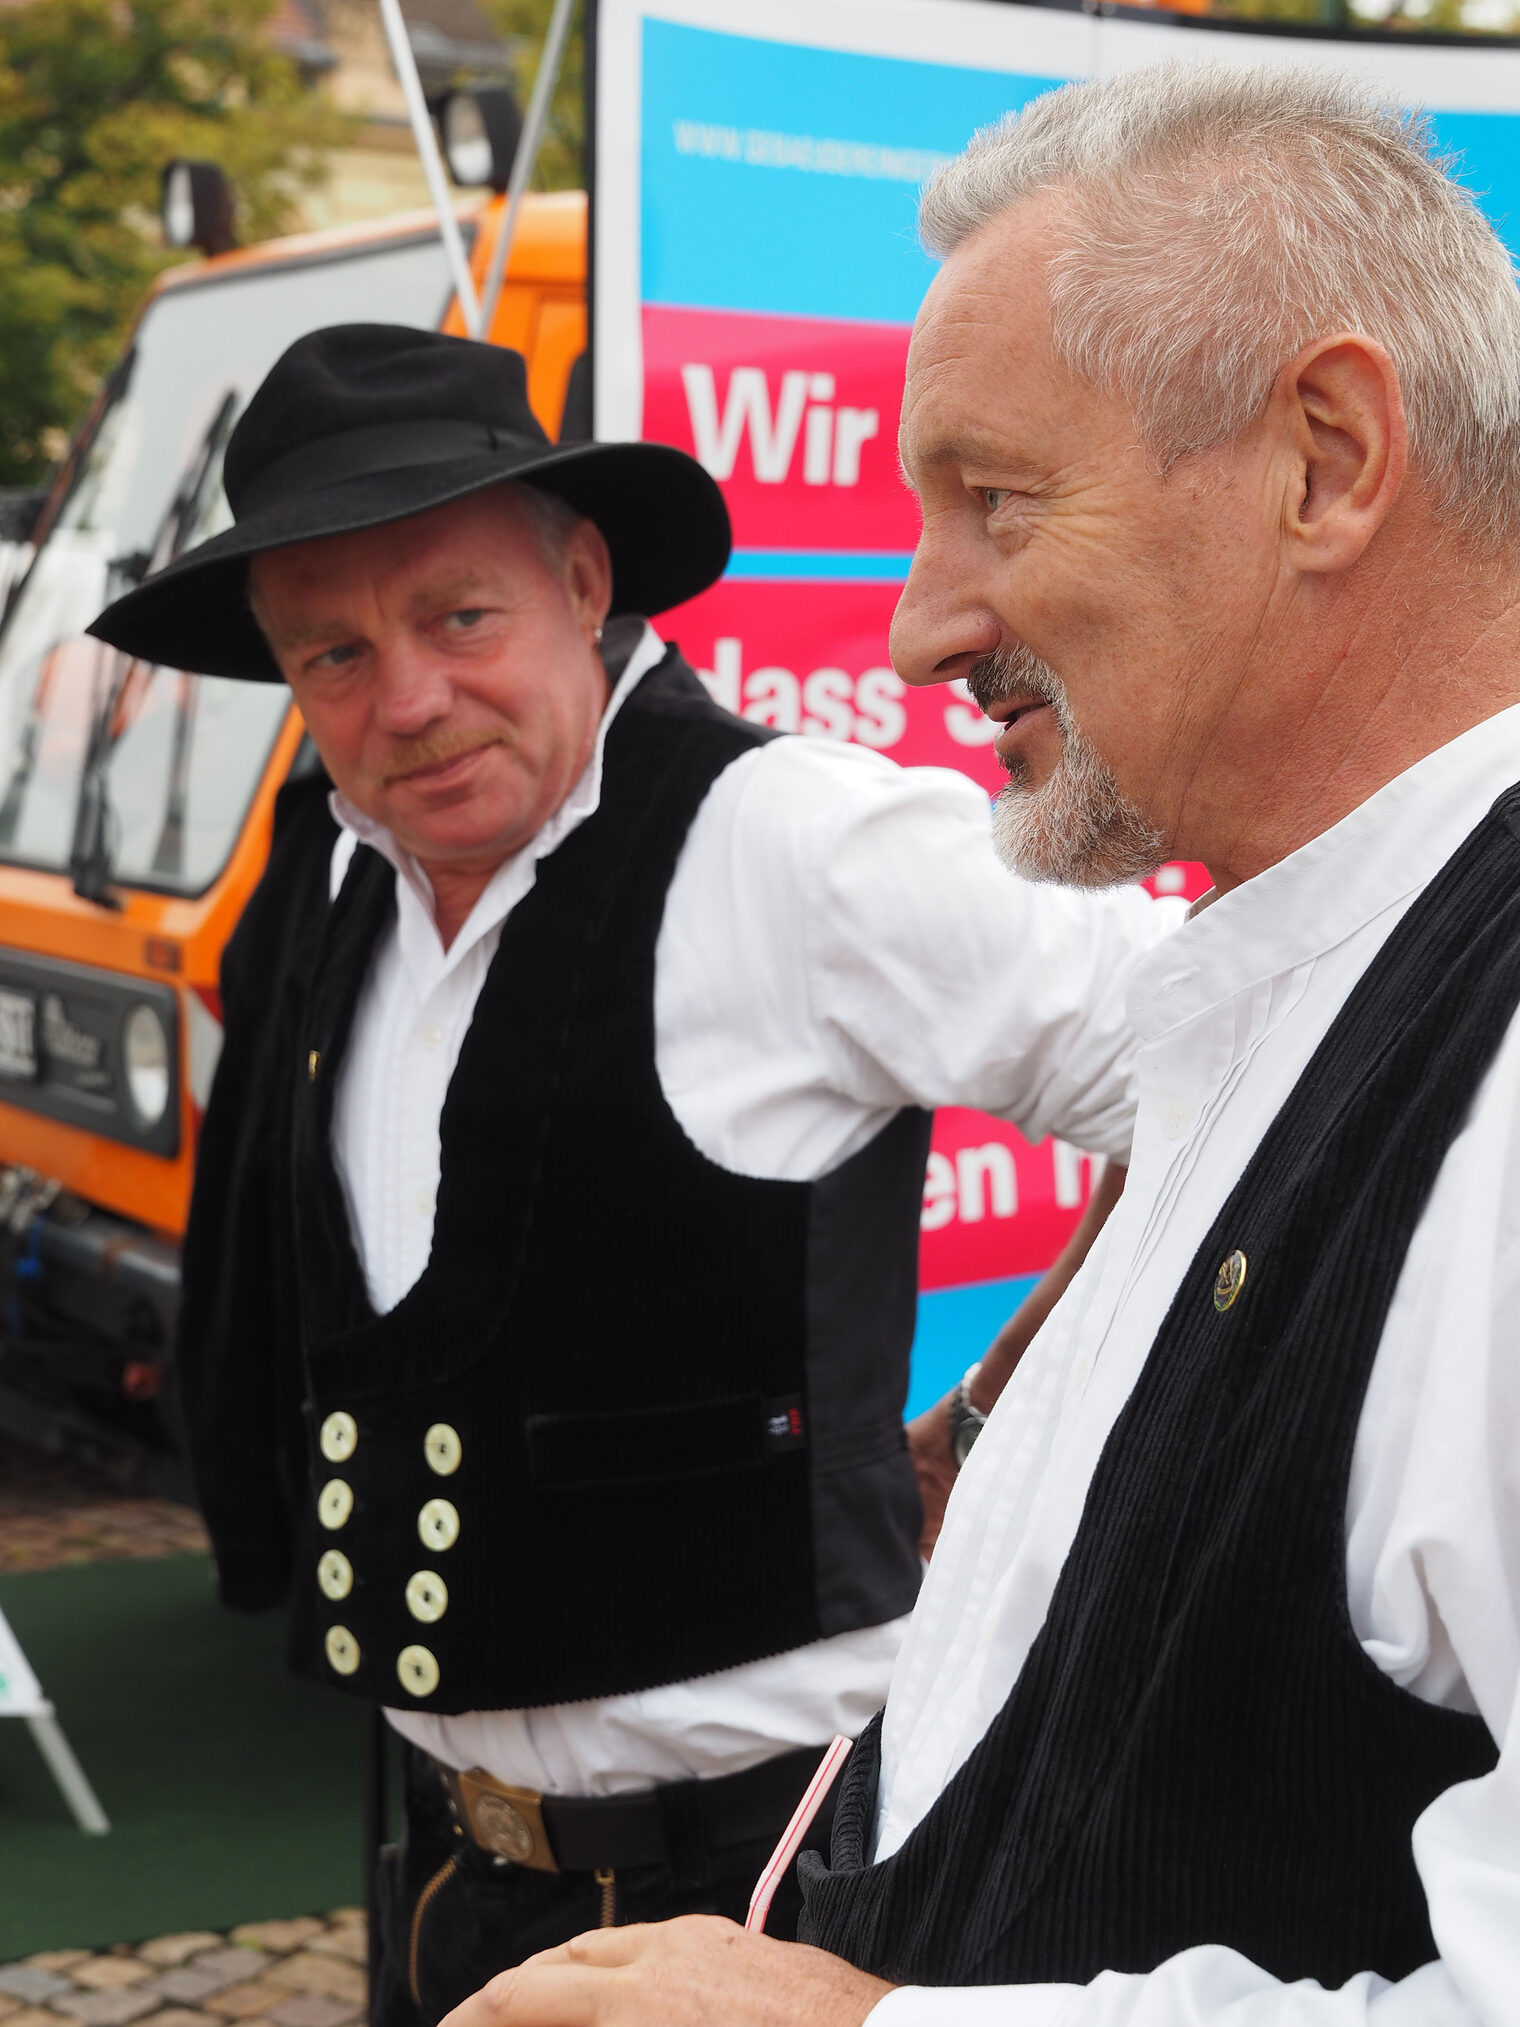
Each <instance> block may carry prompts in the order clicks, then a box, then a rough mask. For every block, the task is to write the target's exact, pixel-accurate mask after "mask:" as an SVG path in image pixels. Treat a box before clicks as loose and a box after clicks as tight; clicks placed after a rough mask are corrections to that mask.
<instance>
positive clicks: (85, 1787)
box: [26, 1704, 111, 1837]
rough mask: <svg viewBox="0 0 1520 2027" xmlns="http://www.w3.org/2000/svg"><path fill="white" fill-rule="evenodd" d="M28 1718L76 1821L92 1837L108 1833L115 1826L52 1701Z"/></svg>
mask: <svg viewBox="0 0 1520 2027" xmlns="http://www.w3.org/2000/svg"><path fill="white" fill-rule="evenodd" d="M26 1722H27V1727H28V1729H29V1730H30V1732H31V1734H32V1737H33V1738H34V1739H35V1740H36V1741H37V1749H38V1751H39V1752H40V1753H41V1754H42V1757H43V1758H44V1759H45V1760H46V1761H47V1763H48V1766H49V1767H50V1768H51V1769H52V1774H53V1779H54V1780H55V1781H56V1782H57V1783H58V1785H59V1787H60V1788H61V1789H62V1791H63V1799H64V1800H65V1801H66V1802H67V1803H68V1805H69V1807H70V1808H71V1809H72V1810H73V1812H74V1821H75V1822H76V1823H77V1824H78V1825H79V1827H80V1829H81V1830H87V1831H88V1832H89V1834H90V1835H91V1836H92V1837H104V1836H105V1834H106V1832H107V1831H108V1830H109V1829H110V1827H111V1825H110V1823H109V1822H108V1821H107V1820H106V1812H105V1810H104V1809H102V1808H101V1806H100V1802H99V1800H98V1799H97V1797H96V1794H95V1790H94V1789H93V1788H92V1787H91V1786H90V1782H89V1777H88V1776H87V1775H86V1773H85V1770H84V1768H83V1767H82V1766H81V1765H80V1764H79V1762H78V1760H76V1759H75V1757H74V1749H73V1747H72V1746H71V1745H70V1744H69V1742H68V1740H67V1739H66V1738H65V1737H64V1735H63V1728H62V1726H61V1725H60V1724H59V1722H58V1720H57V1718H56V1717H55V1716H54V1715H53V1709H52V1705H51V1704H49V1705H48V1706H47V1707H46V1708H45V1709H43V1710H40V1711H38V1712H37V1713H36V1714H35V1715H34V1716H32V1717H29V1718H28V1719H27V1721H26Z"/></svg>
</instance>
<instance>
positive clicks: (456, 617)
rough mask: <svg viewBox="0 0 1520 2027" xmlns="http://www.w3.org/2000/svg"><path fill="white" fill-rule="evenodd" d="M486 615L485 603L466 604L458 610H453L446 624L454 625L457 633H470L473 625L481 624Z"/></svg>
mask: <svg viewBox="0 0 1520 2027" xmlns="http://www.w3.org/2000/svg"><path fill="white" fill-rule="evenodd" d="M485 616H486V613H485V607H484V606H483V605H466V606H463V607H461V609H460V610H459V611H458V612H451V613H450V614H449V616H448V618H447V619H446V620H445V621H444V625H445V626H450V627H452V628H453V629H454V631H455V632H456V633H468V632H469V630H470V628H471V627H472V626H479V624H480V622H481V621H482V620H483V619H484V618H485Z"/></svg>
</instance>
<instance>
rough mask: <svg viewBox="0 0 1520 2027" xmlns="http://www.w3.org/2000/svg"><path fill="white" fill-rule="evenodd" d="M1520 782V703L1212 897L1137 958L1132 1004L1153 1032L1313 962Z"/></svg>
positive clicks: (1405, 889)
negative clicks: (1249, 877) (1254, 873)
mask: <svg viewBox="0 0 1520 2027" xmlns="http://www.w3.org/2000/svg"><path fill="white" fill-rule="evenodd" d="M1516 781H1520V704H1512V705H1510V706H1508V707H1507V708H1506V709H1505V710H1502V711H1499V712H1497V713H1496V714H1495V715H1494V716H1493V717H1492V718H1487V719H1485V720H1483V721H1482V723H1480V724H1477V725H1473V726H1471V727H1470V728H1469V729H1468V730H1467V731H1466V732H1463V733H1460V734H1459V735H1458V737H1457V738H1455V739H1453V740H1450V741H1449V742H1448V743H1447V744H1446V745H1445V746H1440V747H1437V749H1436V751H1435V752H1434V753H1427V754H1426V755H1425V757H1424V758H1423V759H1421V760H1417V761H1416V762H1415V764H1414V765H1413V766H1412V767H1410V768H1406V769H1405V771H1404V772H1403V773H1402V774H1399V775H1395V777H1394V779H1393V780H1392V781H1390V782H1387V783H1385V784H1384V786H1383V787H1382V788H1380V789H1379V790H1378V791H1377V793H1376V794H1375V795H1371V796H1369V797H1368V798H1367V800H1366V801H1365V802H1364V803H1360V804H1359V805H1358V806H1357V808H1355V809H1354V810H1352V811H1351V812H1350V813H1349V814H1348V815H1346V816H1344V817H1342V818H1341V820H1340V822H1339V823H1336V824H1332V825H1331V827H1330V829H1329V830H1327V831H1322V832H1321V833H1320V835H1319V836H1318V837H1317V838H1311V839H1310V840H1309V842H1308V843H1307V844H1305V845H1300V847H1299V848H1298V850H1297V851H1296V852H1290V853H1289V854H1288V856H1287V857H1286V858H1285V859H1280V860H1279V861H1278V862H1277V864H1276V865H1274V866H1268V867H1267V868H1266V870H1265V871H1264V872H1262V873H1258V874H1257V876H1256V878H1255V879H1254V880H1247V881H1245V882H1243V883H1242V885H1240V886H1239V887H1235V888H1232V889H1231V890H1230V892H1229V893H1227V894H1220V895H1217V896H1215V897H1214V898H1212V899H1211V900H1210V902H1209V905H1208V906H1207V908H1204V909H1202V910H1199V911H1198V912H1196V913H1194V914H1192V915H1190V917H1189V919H1188V920H1187V921H1185V922H1184V923H1182V924H1181V926H1180V927H1179V928H1178V929H1177V930H1176V931H1175V932H1174V933H1173V934H1172V935H1171V936H1169V937H1168V938H1167V939H1166V940H1165V941H1164V942H1163V943H1161V944H1159V945H1158V946H1157V948H1156V949H1155V950H1154V951H1152V952H1150V953H1149V954H1148V955H1147V956H1146V957H1144V958H1143V959H1142V960H1141V961H1140V963H1139V964H1138V965H1137V966H1136V967H1135V971H1134V975H1133V977H1132V979H1131V982H1130V987H1129V994H1128V999H1127V1008H1128V1012H1129V1017H1130V1020H1131V1021H1132V1023H1133V1024H1134V1026H1135V1028H1136V1030H1137V1032H1138V1033H1139V1035H1140V1037H1141V1039H1142V1041H1154V1040H1156V1039H1157V1038H1158V1037H1160V1036H1161V1035H1163V1034H1166V1033H1167V1032H1168V1031H1169V1030H1171V1029H1174V1028H1176V1027H1178V1026H1180V1025H1181V1024H1182V1023H1183V1022H1185V1021H1189V1020H1192V1019H1194V1018H1195V1017H1196V1016H1197V1015H1199V1014H1200V1013H1204V1012H1206V1011H1207V1010H1208V1009H1209V1008H1211V1007H1214V1006H1218V1005H1220V1004H1222V1003H1223V1002H1224V1001H1225V1000H1227V999H1232V998H1234V997H1235V996H1236V995H1237V994H1239V993H1241V992H1243V991H1246V990H1248V989H1249V988H1250V987H1252V986H1254V985H1257V984H1260V983H1262V982H1264V981H1265V980H1267V979H1271V978H1276V977H1280V976H1281V975H1282V974H1283V973H1285V972H1288V971H1291V970H1293V969H1295V968H1296V967H1297V966H1299V965H1301V964H1308V963H1312V962H1313V961H1314V959H1316V958H1318V957H1321V956H1323V955H1324V954H1325V952H1327V951H1329V950H1332V949H1334V948H1335V947H1336V945H1337V944H1339V943H1342V942H1344V941H1345V939H1346V938H1347V937H1348V936H1351V935H1354V934H1355V932H1356V931H1357V930H1358V929H1361V928H1363V927H1365V925H1366V924H1367V923H1368V922H1371V921H1374V920H1375V919H1376V918H1377V917H1378V916H1379V915H1381V914H1383V913H1384V912H1385V911H1386V910H1388V909H1391V908H1395V907H1397V906H1398V905H1399V904H1400V903H1401V902H1405V901H1408V900H1409V899H1410V898H1411V897H1412V896H1413V895H1414V894H1415V893H1417V892H1418V891H1419V890H1420V889H1421V888H1422V887H1425V886H1426V885H1428V884H1429V882H1430V881H1431V880H1432V879H1433V878H1434V877H1435V875H1436V874H1437V873H1438V872H1439V871H1440V869H1441V867H1442V866H1443V865H1444V864H1445V863H1446V861H1447V859H1449V858H1450V857H1451V855H1452V853H1453V852H1454V851H1455V850H1456V849H1457V847H1458V845H1460V844H1461V842H1462V840H1463V839H1464V838H1465V837H1466V836H1467V834H1468V833H1469V831H1471V830H1472V828H1473V827H1474V825H1475V824H1476V823H1477V822H1478V821H1479V819H1480V818H1481V817H1482V816H1483V814H1484V812H1485V811H1486V810H1487V809H1488V808H1489V807H1490V805H1491V804H1492V803H1493V802H1494V801H1495V800H1496V799H1497V798H1498V797H1499V796H1500V795H1502V794H1503V792H1504V790H1505V789H1506V788H1509V787H1511V786H1512V785H1513V784H1514V783H1515V782H1516Z"/></svg>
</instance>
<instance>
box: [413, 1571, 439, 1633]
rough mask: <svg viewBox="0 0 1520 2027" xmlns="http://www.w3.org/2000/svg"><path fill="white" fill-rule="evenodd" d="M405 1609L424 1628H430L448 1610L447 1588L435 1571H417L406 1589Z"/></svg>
mask: <svg viewBox="0 0 1520 2027" xmlns="http://www.w3.org/2000/svg"><path fill="white" fill-rule="evenodd" d="M406 1609H407V1610H408V1611H409V1612H410V1613H411V1615H412V1617H413V1618H414V1619H420V1620H421V1621H422V1623H423V1625H424V1626H431V1625H434V1624H436V1623H437V1621H438V1620H439V1619H441V1618H442V1617H443V1615H444V1613H445V1612H446V1611H447V1610H448V1609H449V1587H448V1585H447V1584H446V1583H445V1582H444V1580H443V1578H442V1577H441V1576H439V1575H438V1573H437V1571H436V1570H418V1572H417V1574H416V1575H415V1576H414V1577H412V1578H410V1579H409V1581H408V1583H407V1587H406Z"/></svg>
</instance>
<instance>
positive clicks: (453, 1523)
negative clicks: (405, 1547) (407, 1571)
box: [417, 1499, 459, 1548]
mask: <svg viewBox="0 0 1520 2027" xmlns="http://www.w3.org/2000/svg"><path fill="white" fill-rule="evenodd" d="M417 1532H418V1534H420V1535H421V1537H422V1540H423V1544H424V1546H426V1547H427V1548H452V1547H453V1546H454V1544H455V1542H456V1541H458V1539H459V1508H458V1507H457V1506H456V1505H455V1504H454V1503H453V1501H452V1500H450V1499H430V1500H429V1501H428V1502H427V1504H426V1505H425V1506H424V1507H423V1509H422V1511H421V1512H420V1513H419V1514H418V1515H417Z"/></svg>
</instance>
